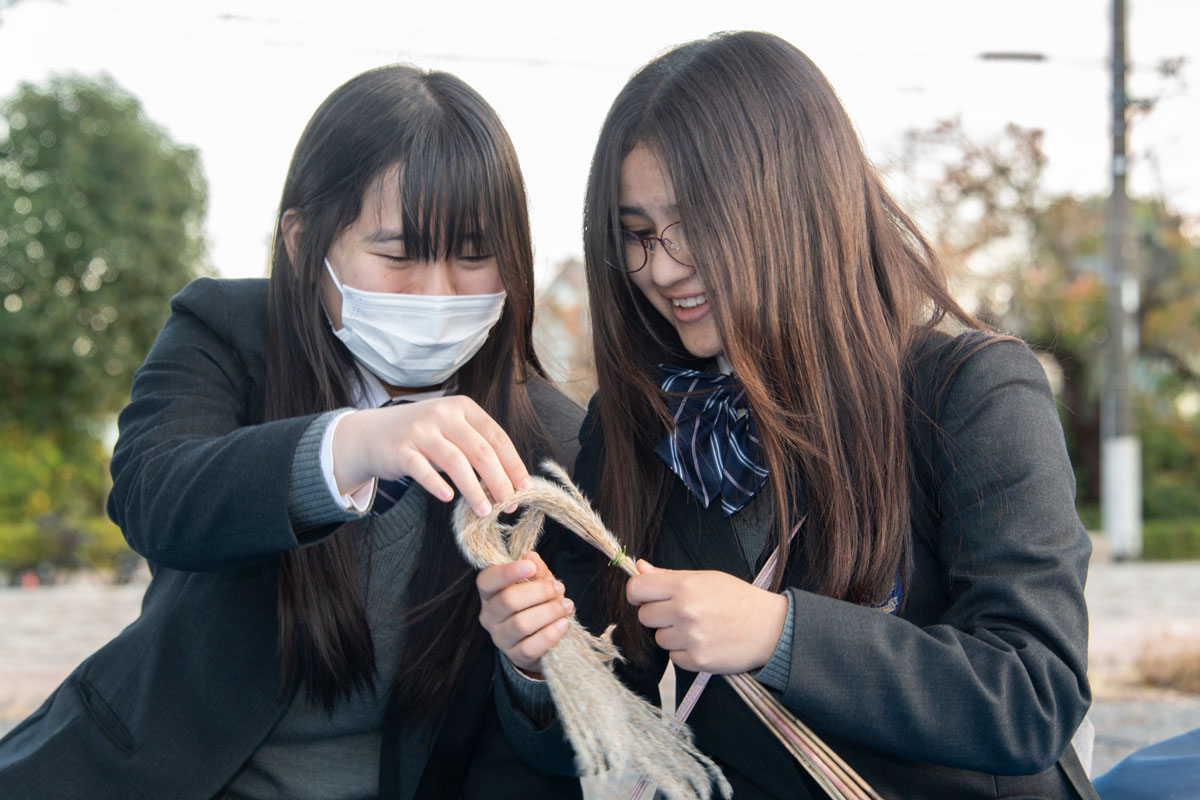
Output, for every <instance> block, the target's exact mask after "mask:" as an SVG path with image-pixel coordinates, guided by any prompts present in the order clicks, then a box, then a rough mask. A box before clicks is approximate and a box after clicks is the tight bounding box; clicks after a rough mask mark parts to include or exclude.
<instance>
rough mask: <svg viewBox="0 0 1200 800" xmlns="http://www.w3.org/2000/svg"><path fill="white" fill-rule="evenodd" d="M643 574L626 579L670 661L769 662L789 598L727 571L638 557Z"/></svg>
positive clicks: (714, 664)
mask: <svg viewBox="0 0 1200 800" xmlns="http://www.w3.org/2000/svg"><path fill="white" fill-rule="evenodd" d="M637 566H638V570H640V572H641V573H642V574H640V575H637V576H635V577H632V578H630V579H629V582H628V583H626V584H625V597H626V598H627V599H628V600H629V602H630V603H633V604H634V605H635V606H641V608H639V609H638V620H639V621H640V622H641V623H642V624H643V625H645V626H646V627H648V628H656V629H657V632H656V633H655V634H654V640H655V641H656V642H658V645H659V647H662V648H663V649H665V650H669V651H670V653H671V661H673V662H674V663H675V664H676V665H677V666H679V667H682V668H683V669H686V670H691V671H693V672H701V671H703V672H713V673H716V674H731V673H735V672H749V671H750V670H754V669H758V668H759V667H761V666H763V665H764V664H766V663H767V661H768V660H769V659H770V658H771V654H772V653H773V652H775V646H776V645H777V644H778V643H779V635H780V634H781V633H782V632H783V623H784V621H785V620H786V619H787V607H788V601H787V598H786V597H784V596H783V595H781V594H775V593H774V592H768V591H766V590H763V589H758V588H756V587H754V586H752V585H751V584H749V583H746V582H745V581H743V580H741V579H739V578H735V577H734V576H732V575H729V574H728V573H725V572H713V571H703V572H700V571H694V570H668V569H659V568H657V567H655V566H652V565H651V564H650V563H649V562H647V561H645V560H639V561H638V563H637Z"/></svg>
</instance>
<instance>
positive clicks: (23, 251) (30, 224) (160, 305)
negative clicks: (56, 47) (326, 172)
mask: <svg viewBox="0 0 1200 800" xmlns="http://www.w3.org/2000/svg"><path fill="white" fill-rule="evenodd" d="M5 128H6V129H7V130H5ZM206 194H207V189H206V185H205V181H204V177H203V174H202V172H201V169H200V162H199V157H198V155H197V153H196V151H195V150H193V149H191V148H187V147H181V146H179V145H177V144H175V143H174V142H172V141H171V139H170V138H169V137H168V136H167V135H166V133H165V132H164V131H163V130H162V129H160V128H159V127H158V126H156V125H154V124H153V123H151V122H150V121H149V120H147V119H146V117H145V115H144V114H143V113H142V109H141V106H140V105H139V103H138V101H137V100H136V99H134V98H133V97H132V96H130V95H129V94H128V93H126V92H125V91H123V90H122V89H121V88H120V87H118V86H117V85H116V84H115V83H114V82H113V81H112V80H111V79H108V78H104V79H101V80H90V79H86V78H81V77H65V78H54V79H52V80H50V82H49V83H48V84H47V85H45V86H32V85H29V84H24V85H22V86H21V87H20V89H19V90H18V91H17V93H16V95H15V96H14V97H12V98H11V99H9V100H8V101H7V102H6V103H5V104H4V107H3V123H0V385H3V386H4V387H5V398H4V400H3V402H2V403H0V426H4V427H8V426H13V425H16V426H17V427H19V428H22V429H26V430H34V431H38V432H43V433H47V434H54V435H55V436H56V437H58V438H59V439H60V440H61V441H63V442H68V441H73V440H77V439H78V438H79V437H80V436H83V437H88V436H91V435H94V434H95V432H96V430H97V427H98V426H100V425H103V424H105V423H107V422H108V421H109V420H110V419H111V416H112V414H113V413H114V412H115V411H116V410H118V409H119V408H120V407H121V406H122V405H123V404H124V403H125V401H126V399H127V397H128V391H129V382H130V379H131V377H132V374H133V371H134V370H135V369H136V368H137V367H138V366H139V365H140V363H141V362H142V359H143V358H144V357H145V354H146V351H147V350H148V349H149V346H150V344H151V343H152V342H153V341H154V336H155V335H156V333H157V332H158V329H159V327H160V326H161V325H162V323H163V321H164V320H165V318H166V313H167V300H168V299H169V298H170V297H171V295H172V294H174V293H175V292H176V291H178V290H179V289H180V288H181V287H182V286H183V285H184V284H186V283H187V282H188V281H189V280H190V279H192V278H193V277H195V276H196V275H197V274H200V273H201V272H202V271H203V267H202V263H203V258H204V251H205V248H204V238H203V233H202V223H203V218H204V211H205V204H206Z"/></svg>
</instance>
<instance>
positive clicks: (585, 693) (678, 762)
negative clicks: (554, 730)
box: [454, 463, 733, 800]
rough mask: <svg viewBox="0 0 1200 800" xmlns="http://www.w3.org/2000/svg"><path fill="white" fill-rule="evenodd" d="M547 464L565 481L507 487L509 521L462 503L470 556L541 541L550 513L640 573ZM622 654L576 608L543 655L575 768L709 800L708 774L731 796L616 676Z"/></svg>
mask: <svg viewBox="0 0 1200 800" xmlns="http://www.w3.org/2000/svg"><path fill="white" fill-rule="evenodd" d="M544 467H545V468H546V470H547V471H548V472H550V473H551V474H553V475H554V476H555V477H557V478H558V479H559V480H561V481H563V485H562V486H559V485H556V484H554V483H552V482H550V481H548V480H545V479H542V478H537V477H535V478H534V479H533V482H534V486H533V488H531V489H527V490H525V491H522V492H518V493H517V494H515V495H513V497H512V498H510V502H511V503H515V504H518V505H521V506H525V507H526V508H527V511H526V513H525V514H524V515H523V516H522V517H521V519H520V520H519V521H518V522H517V523H516V524H515V525H513V526H512V527H508V526H505V525H504V524H502V523H501V522H500V520H499V516H500V509H499V508H494V509H492V511H491V513H489V514H488V515H487V516H484V517H477V516H476V515H475V512H474V511H472V510H471V509H470V507H469V506H467V505H466V504H465V503H462V502H460V503H459V504H458V506H457V508H456V509H455V512H454V527H455V531H456V534H457V537H458V544H459V547H460V549H461V550H462V551H463V553H464V554H465V555H466V557H467V559H468V560H469V561H470V562H471V563H472V564H474V565H475V566H476V567H479V568H481V569H482V568H484V567H489V566H493V565H496V564H505V563H508V562H509V561H513V560H515V559H519V558H521V557H522V556H524V555H525V554H526V553H528V552H529V551H530V550H532V549H533V547H534V545H535V544H536V543H537V539H538V536H539V535H540V534H541V530H542V523H543V520H544V518H545V515H546V514H549V515H550V516H551V517H553V518H554V519H556V520H558V521H559V522H560V523H562V524H563V525H564V526H566V527H567V528H569V529H571V530H572V531H573V532H575V533H576V534H577V535H579V536H581V537H582V538H583V539H585V540H586V541H588V542H590V543H591V544H593V545H595V546H596V547H598V548H599V549H600V550H601V551H602V552H605V553H607V554H608V555H609V557H610V558H612V559H614V563H618V564H620V565H621V566H622V568H624V569H625V570H626V571H629V572H630V574H637V571H636V569H633V567H632V565H631V563H630V562H629V560H628V559H624V558H621V557H620V555H621V554H620V548H619V546H618V545H617V543H616V540H615V539H614V538H613V536H612V534H611V533H609V531H608V529H607V528H605V527H604V524H603V523H601V522H600V518H599V517H598V516H597V515H596V513H595V512H594V511H593V510H592V508H591V505H590V504H589V503H588V502H587V500H586V499H585V498H584V497H583V495H582V494H580V493H579V490H578V489H576V488H575V486H574V484H572V483H571V482H570V480H569V479H568V478H567V476H566V474H565V473H564V472H563V471H562V469H561V468H560V467H558V465H556V464H552V463H548V464H546V465H544ZM631 570H632V571H631ZM619 657H620V656H619V654H618V653H617V649H616V647H615V645H613V643H612V626H610V627H609V629H608V630H607V631H605V633H604V635H603V636H600V637H596V636H592V635H591V634H590V633H588V632H587V630H585V629H584V628H583V626H582V625H580V624H579V623H578V621H576V619H575V618H574V616H572V617H571V619H570V620H569V627H568V628H567V631H566V633H565V634H564V635H563V637H562V639H560V640H559V641H558V643H556V644H555V645H554V647H552V648H551V649H550V651H549V652H547V653H546V655H545V656H543V658H542V670H543V673H544V675H545V678H546V683H547V684H548V686H549V688H550V694H551V697H552V698H553V699H554V705H555V706H556V707H557V709H558V714H559V717H560V718H561V719H562V722H563V727H564V728H565V730H566V732H567V737H568V738H569V739H570V740H571V745H572V746H573V747H574V749H575V755H576V766H577V767H578V769H579V772H580V774H581V775H584V776H593V775H598V774H600V773H601V772H603V771H605V770H608V769H623V768H626V767H630V768H632V769H634V770H637V771H638V772H640V773H642V774H644V775H647V776H649V777H650V778H651V779H652V780H653V781H655V782H656V783H657V784H658V785H659V786H660V787H661V788H662V790H663V792H665V793H666V794H667V795H668V796H670V797H672V798H680V799H681V800H683V799H685V798H686V799H688V800H708V798H710V797H711V796H712V785H713V783H714V782H715V783H716V785H717V787H718V788H719V789H720V791H721V794H722V795H723V796H724V797H726V798H729V797H731V795H732V791H733V790H732V788H731V787H730V786H729V782H728V781H727V780H725V776H724V775H723V774H721V770H720V769H718V768H717V766H716V764H714V763H713V762H712V760H711V759H709V758H708V757H707V756H705V755H704V754H703V753H701V752H700V750H699V749H697V748H696V746H695V745H694V744H693V743H692V741H691V737H690V734H689V733H688V732H687V731H686V729H681V728H679V727H678V726H675V725H673V724H672V721H671V720H669V719H665V718H664V717H663V715H662V711H661V710H660V709H658V708H656V707H655V706H653V705H651V704H650V703H647V702H646V701H645V700H644V699H643V698H641V697H639V696H638V695H636V694H634V693H633V692H631V691H630V690H629V689H627V688H626V687H625V686H624V684H622V683H621V682H620V681H619V680H618V679H617V677H616V676H615V675H614V674H613V672H612V666H611V665H612V661H613V659H614V658H619Z"/></svg>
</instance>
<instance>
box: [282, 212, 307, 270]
mask: <svg viewBox="0 0 1200 800" xmlns="http://www.w3.org/2000/svg"><path fill="white" fill-rule="evenodd" d="M303 230H304V217H303V215H302V214H301V213H300V209H298V208H289V209H288V210H287V211H285V212H283V216H282V217H281V218H280V219H279V235H280V236H282V237H283V249H284V250H286V251H287V255H288V261H291V262H292V264H295V263H296V251H297V250H298V249H299V248H300V233H301V232H302V231H303Z"/></svg>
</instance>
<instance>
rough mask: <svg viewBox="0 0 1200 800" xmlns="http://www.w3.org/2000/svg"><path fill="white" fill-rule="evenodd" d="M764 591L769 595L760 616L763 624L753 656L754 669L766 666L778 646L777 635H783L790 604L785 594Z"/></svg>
mask: <svg viewBox="0 0 1200 800" xmlns="http://www.w3.org/2000/svg"><path fill="white" fill-rule="evenodd" d="M764 593H765V594H767V595H769V598H767V602H766V604H765V606H766V611H765V613H764V614H763V616H762V619H763V620H764V621H765V624H764V627H763V634H762V638H761V639H760V641H759V647H758V653H757V654H756V658H755V660H756V662H757V663H756V664H755V665H754V669H760V668H762V667H764V666H766V664H767V662H768V661H770V660H771V656H773V655H774V654H775V648H776V647H778V646H779V637H780V636H782V635H783V626H784V623H786V622H787V616H788V608H789V606H790V602H789V599H788V597H787V595H783V594H776V593H775V592H766V591H765V590H764Z"/></svg>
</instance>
